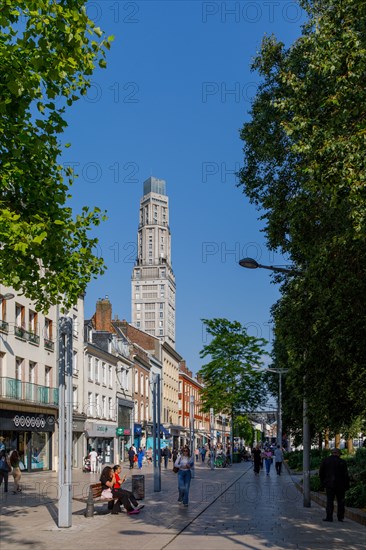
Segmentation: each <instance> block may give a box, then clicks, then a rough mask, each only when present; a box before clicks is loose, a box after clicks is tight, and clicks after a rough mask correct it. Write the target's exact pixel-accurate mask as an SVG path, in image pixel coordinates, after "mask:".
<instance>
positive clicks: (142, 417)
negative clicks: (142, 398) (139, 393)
mask: <svg viewBox="0 0 366 550" xmlns="http://www.w3.org/2000/svg"><path fill="white" fill-rule="evenodd" d="M143 420H144V404H143V403H141V404H140V422H143Z"/></svg>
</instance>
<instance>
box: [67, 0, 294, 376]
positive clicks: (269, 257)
mask: <svg viewBox="0 0 366 550" xmlns="http://www.w3.org/2000/svg"><path fill="white" fill-rule="evenodd" d="M88 13H89V16H90V17H91V18H92V19H94V20H95V21H96V22H97V23H98V25H99V26H100V27H101V28H102V29H103V30H105V31H106V33H107V34H108V35H110V34H113V35H114V36H115V41H114V42H113V44H112V49H111V51H110V52H109V53H108V57H107V63H108V67H107V69H106V70H100V69H98V70H97V71H96V72H95V74H94V75H93V78H92V81H93V85H92V87H91V89H90V90H89V92H88V96H87V97H86V98H85V99H82V100H80V101H79V102H77V103H76V104H75V105H74V106H73V107H72V108H71V110H69V113H68V122H69V127H68V129H67V131H66V135H65V138H66V141H70V142H71V144H72V146H71V148H70V149H68V150H66V151H65V154H64V156H63V158H62V162H63V163H71V164H73V165H74V168H75V171H76V172H77V173H78V174H79V177H78V179H77V180H76V181H75V184H74V186H73V188H72V194H73V200H72V206H73V208H74V209H75V212H77V211H78V210H80V208H81V206H83V205H85V204H87V205H90V206H94V205H97V206H99V207H100V208H102V209H105V210H107V212H108V221H107V222H105V223H104V224H103V225H102V226H101V227H99V228H97V230H96V231H95V234H96V235H97V236H98V237H99V240H100V253H101V254H102V255H103V257H104V259H105V261H106V264H107V266H108V270H107V272H106V274H105V275H104V276H103V277H100V278H99V279H98V280H96V281H93V282H92V283H91V284H90V285H89V288H88V292H87V295H86V301H85V314H86V317H90V316H91V315H92V314H93V312H94V310H95V302H96V300H97V299H98V298H99V297H104V296H105V295H108V296H109V298H110V300H111V301H112V305H113V314H117V315H118V316H119V318H125V319H127V320H128V321H129V320H130V315H131V283H130V281H131V272H132V267H133V264H134V259H135V256H136V239H137V226H138V212H139V201H140V198H141V196H142V184H143V181H144V180H145V179H146V178H147V177H149V176H151V175H152V176H156V177H158V178H162V179H165V180H166V182H167V193H168V196H169V201H170V227H171V233H172V263H173V270H174V273H175V276H176V284H177V296H176V298H177V299H176V336H177V342H176V349H177V351H178V352H179V353H180V354H181V355H182V356H183V357H184V358H185V359H186V361H187V366H188V367H189V368H190V369H191V370H192V371H193V372H196V371H197V370H198V369H199V368H200V366H201V364H202V361H201V360H200V359H199V351H200V350H201V349H202V347H203V345H204V344H205V343H206V342H207V336H206V335H205V333H204V330H203V326H202V323H201V319H202V318H213V317H226V318H228V319H230V320H238V321H240V322H241V323H242V324H243V325H245V326H246V327H247V329H248V332H249V334H251V335H253V336H258V337H263V338H266V339H267V340H269V341H270V340H271V338H272V337H271V330H270V323H269V321H270V307H271V305H272V304H273V303H274V302H275V301H276V299H277V298H278V297H279V293H278V288H277V287H276V286H275V285H274V284H271V277H270V274H269V272H268V271H266V270H257V271H249V270H245V269H243V268H240V267H239V266H238V261H239V259H240V258H241V257H245V256H252V257H254V258H255V259H257V260H258V261H260V262H261V263H263V264H281V265H283V264H286V263H288V262H287V261H286V258H282V257H280V256H279V255H276V254H273V253H270V252H269V251H268V250H267V249H266V246H265V240H264V235H263V233H262V232H261V229H262V228H263V222H259V221H258V219H257V218H258V217H259V212H257V211H256V209H255V207H254V206H253V205H250V204H249V202H248V201H247V199H246V198H245V197H244V195H243V194H242V192H241V190H240V189H238V188H236V186H235V176H234V174H233V172H234V171H235V170H237V169H238V168H239V167H240V166H241V164H242V158H243V155H242V142H241V141H240V139H239V130H240V128H241V126H242V124H243V123H244V122H245V121H246V120H248V110H249V109H250V101H251V98H253V96H254V94H255V86H256V83H257V82H258V78H257V75H256V74H254V73H251V72H250V64H251V60H252V59H253V57H254V56H255V54H256V52H257V51H258V50H259V47H260V44H261V40H262V38H263V36H264V34H271V33H274V34H276V36H277V37H278V38H280V39H281V40H282V41H283V42H285V44H286V45H288V46H289V45H290V44H291V43H292V42H293V41H294V40H295V39H296V38H297V37H298V36H299V35H300V32H301V30H300V27H301V24H302V23H304V21H305V14H304V13H303V12H302V11H301V9H300V8H299V6H298V5H297V3H296V2H292V1H289V2H287V1H281V0H273V1H271V0H268V1H263V2H257V1H245V2H238V1H237V2H214V1H213V2H200V1H196V0H195V1H152V0H151V1H136V2H130V1H115V0H114V1H113V0H104V1H98V2H94V1H93V2H89V3H88Z"/></svg>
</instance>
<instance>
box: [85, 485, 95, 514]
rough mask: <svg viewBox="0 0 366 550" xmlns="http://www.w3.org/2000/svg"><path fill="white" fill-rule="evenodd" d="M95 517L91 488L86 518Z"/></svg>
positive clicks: (90, 489)
mask: <svg viewBox="0 0 366 550" xmlns="http://www.w3.org/2000/svg"><path fill="white" fill-rule="evenodd" d="M93 516H94V500H93V490H92V488H91V487H90V488H89V495H88V500H87V502H86V511H85V517H86V518H92V517H93Z"/></svg>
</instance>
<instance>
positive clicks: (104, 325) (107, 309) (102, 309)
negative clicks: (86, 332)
mask: <svg viewBox="0 0 366 550" xmlns="http://www.w3.org/2000/svg"><path fill="white" fill-rule="evenodd" d="M111 322H112V304H111V303H110V301H109V298H108V296H106V297H105V298H99V300H98V301H97V306H96V311H95V330H104V331H106V332H111V328H112V326H111Z"/></svg>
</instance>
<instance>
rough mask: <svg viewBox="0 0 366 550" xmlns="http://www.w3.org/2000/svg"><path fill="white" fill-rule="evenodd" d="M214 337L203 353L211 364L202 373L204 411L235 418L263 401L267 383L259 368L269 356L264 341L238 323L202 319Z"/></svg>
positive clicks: (204, 367) (204, 366) (202, 356)
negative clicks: (242, 411)
mask: <svg viewBox="0 0 366 550" xmlns="http://www.w3.org/2000/svg"><path fill="white" fill-rule="evenodd" d="M202 321H203V323H204V325H205V327H206V331H207V333H208V334H209V335H210V336H212V340H211V341H210V343H209V344H206V345H205V346H204V347H203V349H202V350H201V352H200V357H201V358H205V357H209V358H210V362H209V363H207V364H205V365H203V366H202V368H201V369H200V370H199V371H198V375H199V376H200V377H201V378H202V381H203V384H204V388H203V390H202V404H203V410H204V411H205V412H208V411H209V409H210V408H211V407H213V408H214V410H215V411H216V412H222V413H225V414H230V415H232V414H233V412H236V411H238V410H240V409H244V410H250V409H251V408H253V407H256V406H258V405H259V404H260V403H261V402H262V400H263V381H262V374H261V372H260V371H259V367H260V366H261V365H262V358H263V356H264V355H265V351H264V349H263V348H264V346H265V344H266V341H265V340H264V339H263V338H255V337H254V336H249V335H248V334H247V332H246V330H245V328H244V327H242V325H241V324H240V323H239V322H238V321H228V320H227V319H202Z"/></svg>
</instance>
